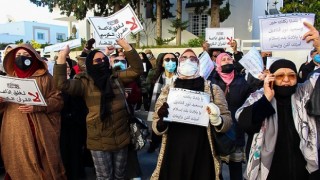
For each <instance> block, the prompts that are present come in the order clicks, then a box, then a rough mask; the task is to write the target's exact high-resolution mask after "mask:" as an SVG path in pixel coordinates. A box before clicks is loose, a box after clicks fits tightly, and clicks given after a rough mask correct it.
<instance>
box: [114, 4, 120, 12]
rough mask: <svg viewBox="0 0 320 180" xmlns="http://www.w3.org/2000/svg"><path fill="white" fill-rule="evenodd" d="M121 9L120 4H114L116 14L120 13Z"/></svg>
mask: <svg viewBox="0 0 320 180" xmlns="http://www.w3.org/2000/svg"><path fill="white" fill-rule="evenodd" d="M120 9H121V6H120V4H119V3H115V4H114V12H118V11H119V10H120Z"/></svg>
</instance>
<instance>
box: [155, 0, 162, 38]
mask: <svg viewBox="0 0 320 180" xmlns="http://www.w3.org/2000/svg"><path fill="white" fill-rule="evenodd" d="M161 9H162V1H161V0H157V16H156V17H157V21H156V24H157V25H156V26H157V29H156V33H157V34H156V35H157V39H158V40H160V39H161V38H162V11H161Z"/></svg>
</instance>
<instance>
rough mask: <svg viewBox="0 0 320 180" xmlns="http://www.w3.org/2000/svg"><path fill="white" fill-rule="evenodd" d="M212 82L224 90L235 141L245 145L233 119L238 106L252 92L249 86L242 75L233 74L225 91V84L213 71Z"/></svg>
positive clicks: (241, 133) (240, 131) (242, 133)
mask: <svg viewBox="0 0 320 180" xmlns="http://www.w3.org/2000/svg"><path fill="white" fill-rule="evenodd" d="M211 83H212V84H216V85H218V86H219V87H220V88H221V89H222V91H223V92H225V96H226V100H227V103H228V110H229V111H230V112H231V117H232V121H233V125H235V129H236V138H237V139H236V143H237V145H239V146H244V145H245V139H244V132H243V130H241V129H240V128H238V126H237V121H236V119H235V113H236V111H237V110H238V108H239V107H241V106H242V104H243V103H244V102H245V100H246V99H247V98H248V97H249V95H250V93H251V92H252V89H251V87H250V86H249V84H248V83H247V81H246V80H245V79H244V77H243V76H240V75H237V74H236V75H235V77H234V79H233V81H232V82H231V84H230V86H229V90H228V91H227V92H226V84H225V82H224V81H223V80H222V79H221V78H220V76H219V74H218V73H215V74H214V75H213V77H212V79H211Z"/></svg>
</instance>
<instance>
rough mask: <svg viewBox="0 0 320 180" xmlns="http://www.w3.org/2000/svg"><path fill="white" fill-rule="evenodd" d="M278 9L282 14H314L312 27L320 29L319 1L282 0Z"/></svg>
mask: <svg viewBox="0 0 320 180" xmlns="http://www.w3.org/2000/svg"><path fill="white" fill-rule="evenodd" d="M283 4H284V6H283V7H282V8H280V11H281V12H282V13H314V14H315V15H316V18H315V22H314V26H315V27H316V28H317V29H320V19H319V16H320V11H319V9H320V1H315V0H284V2H283Z"/></svg>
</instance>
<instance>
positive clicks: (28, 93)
mask: <svg viewBox="0 0 320 180" xmlns="http://www.w3.org/2000/svg"><path fill="white" fill-rule="evenodd" d="M0 82H1V83H0V97H3V98H4V99H5V101H9V102H14V103H18V104H26V105H38V106H47V103H46V101H45V100H44V98H43V96H42V94H41V92H40V89H39V87H38V85H37V82H36V80H35V79H23V78H14V77H8V76H0Z"/></svg>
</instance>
